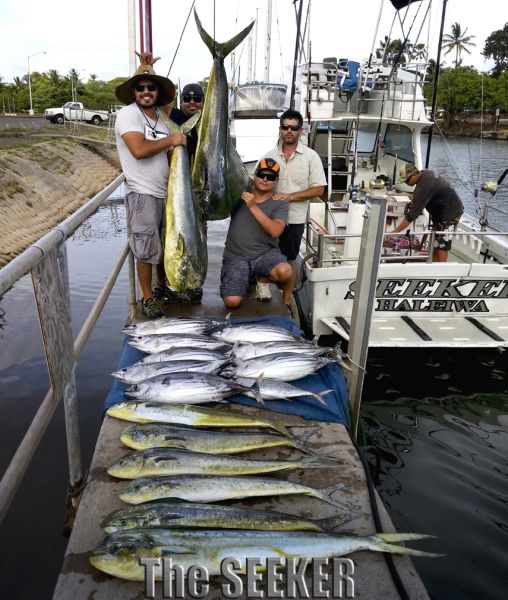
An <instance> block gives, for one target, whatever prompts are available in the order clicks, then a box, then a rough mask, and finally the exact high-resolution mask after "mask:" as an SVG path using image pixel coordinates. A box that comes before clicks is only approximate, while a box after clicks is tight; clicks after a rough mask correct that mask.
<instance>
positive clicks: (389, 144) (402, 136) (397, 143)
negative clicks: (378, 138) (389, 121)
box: [384, 125, 415, 163]
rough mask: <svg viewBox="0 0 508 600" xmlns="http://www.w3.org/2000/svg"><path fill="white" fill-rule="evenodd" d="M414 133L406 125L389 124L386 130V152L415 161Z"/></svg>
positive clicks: (410, 161)
mask: <svg viewBox="0 0 508 600" xmlns="http://www.w3.org/2000/svg"><path fill="white" fill-rule="evenodd" d="M412 139H413V135H412V132H411V129H409V127H405V126H404V125H387V127H386V132H385V139H384V143H385V153H386V154H391V155H392V156H397V157H398V158H402V159H403V160H405V161H407V162H408V163H414V162H415V153H414V151H413V145H412Z"/></svg>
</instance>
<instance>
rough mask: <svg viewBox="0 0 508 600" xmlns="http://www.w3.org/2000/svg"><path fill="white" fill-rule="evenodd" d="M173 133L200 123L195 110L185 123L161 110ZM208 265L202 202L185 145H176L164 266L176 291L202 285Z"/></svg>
mask: <svg viewBox="0 0 508 600" xmlns="http://www.w3.org/2000/svg"><path fill="white" fill-rule="evenodd" d="M159 114H160V118H161V120H163V121H164V123H165V124H166V126H167V127H168V129H169V131H170V133H171V134H173V133H178V132H182V133H188V132H189V131H190V130H191V129H192V128H193V127H194V126H195V125H196V123H197V121H198V119H199V117H200V114H201V113H196V114H195V115H193V116H192V117H191V118H190V119H189V120H188V121H186V122H185V123H183V125H181V126H180V125H177V124H176V123H174V122H173V121H171V120H170V119H169V118H168V117H166V115H164V114H163V113H162V111H160V112H159ZM207 267H208V254H207V249H206V234H205V233H204V223H203V217H202V214H201V206H200V205H199V204H198V203H197V202H196V200H195V198H194V195H193V193H192V185H191V181H190V167H189V155H188V153H187V150H186V149H185V147H183V146H176V147H175V148H174V149H173V154H172V157H171V165H170V168H169V179H168V193H167V197H166V234H165V242H164V270H165V271H166V277H167V279H168V281H169V284H170V285H171V287H172V288H173V289H174V290H175V291H177V292H184V291H186V290H194V289H197V288H200V287H202V286H203V283H204V281H205V278H206V271H207Z"/></svg>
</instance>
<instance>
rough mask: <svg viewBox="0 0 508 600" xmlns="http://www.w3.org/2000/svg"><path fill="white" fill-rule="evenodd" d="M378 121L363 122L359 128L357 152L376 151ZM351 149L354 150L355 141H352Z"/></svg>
mask: <svg viewBox="0 0 508 600" xmlns="http://www.w3.org/2000/svg"><path fill="white" fill-rule="evenodd" d="M377 127H378V126H377V123H363V124H362V125H360V128H359V129H358V137H357V142H356V143H357V148H356V151H357V152H374V148H375V145H376V136H377ZM349 146H350V151H353V150H354V145H353V142H350V144H349Z"/></svg>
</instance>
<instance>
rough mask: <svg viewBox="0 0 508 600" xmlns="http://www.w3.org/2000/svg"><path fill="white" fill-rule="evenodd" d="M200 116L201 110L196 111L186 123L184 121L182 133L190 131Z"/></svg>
mask: <svg viewBox="0 0 508 600" xmlns="http://www.w3.org/2000/svg"><path fill="white" fill-rule="evenodd" d="M200 117H201V111H198V112H197V113H194V114H193V115H192V117H191V118H190V119H188V120H187V121H185V123H183V125H182V133H185V134H187V133H189V131H190V130H191V129H193V128H194V127H195V126H196V124H197V122H198V121H199V119H200Z"/></svg>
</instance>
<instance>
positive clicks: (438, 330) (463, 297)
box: [295, 2, 508, 347]
mask: <svg viewBox="0 0 508 600" xmlns="http://www.w3.org/2000/svg"><path fill="white" fill-rule="evenodd" d="M392 4H394V6H395V5H397V6H398V7H399V8H400V6H401V5H404V4H407V3H404V2H392ZM426 14H427V13H426ZM415 27H416V26H415ZM419 27H420V31H421V30H422V28H423V23H422V24H421V25H419ZM410 29H411V28H409V31H410ZM408 36H409V33H408V34H407V36H406V41H407V40H408ZM376 39H377V31H376V33H375V38H374V40H376ZM417 41H418V40H416V42H417ZM416 42H415V43H416ZM373 47H374V46H373ZM401 54H402V53H399V54H398V55H397V56H383V57H381V58H375V57H374V56H373V55H372V54H371V56H370V57H369V58H368V59H367V60H365V61H363V62H360V61H356V60H351V59H349V58H339V59H337V58H335V57H327V58H324V59H323V61H321V62H308V63H304V64H301V65H300V67H299V71H298V79H297V85H296V90H297V93H296V96H295V108H296V109H298V110H300V112H301V113H302V114H303V115H304V119H305V120H306V122H307V123H308V127H309V128H308V144H309V146H311V147H312V148H314V149H315V150H316V151H317V152H318V154H319V155H320V157H321V159H322V161H323V166H324V168H325V171H326V173H327V178H328V189H327V192H326V198H325V199H324V200H322V201H318V202H314V203H311V205H310V213H309V222H308V226H307V230H306V234H305V236H304V240H303V243H302V247H301V251H300V257H299V261H298V262H299V265H300V270H301V278H300V279H301V282H300V285H299V287H297V292H296V298H297V303H298V305H299V311H300V317H301V320H302V322H303V323H305V324H306V328H307V332H308V333H311V334H313V335H323V334H331V333H336V334H338V335H339V336H341V337H342V338H344V339H345V340H348V339H349V327H350V323H351V315H352V309H353V300H354V294H355V282H356V278H357V267H358V259H359V254H360V247H361V243H362V239H361V234H362V229H363V222H364V216H365V215H366V214H368V212H369V208H370V198H371V197H372V196H376V197H379V196H381V197H383V198H386V201H387V217H386V227H385V238H388V237H391V238H392V243H386V244H384V246H385V247H384V248H383V252H382V256H381V264H380V268H379V273H378V282H377V289H376V298H375V302H374V314H373V319H372V325H371V330H370V340H369V345H370V346H386V347H390V346H407V347H421V346H443V347H451V346H453V347H478V346H486V347H497V346H506V345H508V267H507V263H508V234H507V233H506V232H500V231H497V230H495V229H494V228H493V227H491V226H489V225H488V212H489V209H490V200H491V198H492V196H493V194H495V193H496V189H497V184H496V182H489V183H488V184H485V185H484V186H483V188H482V191H481V192H480V197H481V198H482V203H483V208H482V211H481V212H482V216H481V218H480V219H478V218H474V217H473V216H471V215H468V214H464V216H463V217H462V219H461V222H460V224H459V227H458V229H457V232H456V233H455V234H454V235H453V246H452V250H451V252H450V253H449V258H448V262H445V263H437V262H433V261H432V248H433V245H434V233H433V232H432V231H431V230H429V220H428V215H427V214H426V212H425V213H424V215H422V216H420V217H419V218H418V219H417V220H416V221H415V222H414V223H411V227H410V228H409V229H408V231H407V232H406V233H400V234H395V237H394V234H393V233H390V232H393V230H394V229H395V227H396V225H397V224H398V222H400V220H401V218H402V217H403V215H404V211H405V209H406V207H407V204H408V202H409V201H410V192H411V189H412V188H410V187H408V186H407V185H406V184H405V183H404V182H405V178H406V168H407V166H408V165H410V164H411V165H412V164H415V165H416V166H417V167H418V168H420V169H421V168H423V164H424V161H423V157H422V151H421V135H422V130H423V129H425V128H427V127H429V126H431V125H432V121H431V120H430V119H429V110H428V108H427V107H426V105H425V98H424V94H423V84H424V81H425V74H426V71H427V61H426V60H423V59H422V60H421V59H413V60H411V59H410V60H408V61H407V62H406V63H405V64H402V63H401V62H400V58H401ZM346 55H347V54H346ZM505 174H506V173H505ZM505 174H503V176H501V177H500V179H499V182H498V183H501V181H502V179H503V177H504V175H505ZM414 263H417V264H414Z"/></svg>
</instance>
